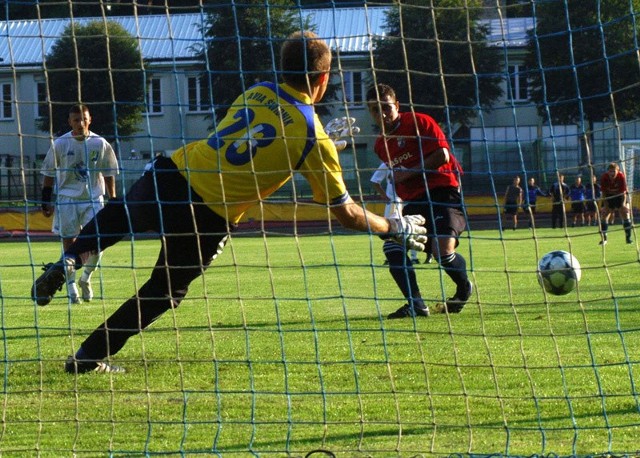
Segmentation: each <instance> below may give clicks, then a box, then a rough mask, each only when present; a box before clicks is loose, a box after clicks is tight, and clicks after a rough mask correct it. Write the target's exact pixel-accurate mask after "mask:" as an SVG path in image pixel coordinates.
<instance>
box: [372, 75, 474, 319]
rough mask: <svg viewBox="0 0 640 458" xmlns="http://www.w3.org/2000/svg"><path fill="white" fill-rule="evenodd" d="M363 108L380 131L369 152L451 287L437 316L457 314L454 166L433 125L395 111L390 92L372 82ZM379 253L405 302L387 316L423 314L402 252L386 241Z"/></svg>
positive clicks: (463, 278) (457, 170)
mask: <svg viewBox="0 0 640 458" xmlns="http://www.w3.org/2000/svg"><path fill="white" fill-rule="evenodd" d="M367 106H368V109H369V113H370V114H371V117H372V118H373V120H374V122H375V123H376V125H377V126H378V127H379V129H380V136H379V137H378V138H377V139H376V143H375V147H374V148H375V153H376V155H377V156H378V158H379V159H380V160H382V161H383V162H385V163H386V164H387V165H388V166H389V167H390V168H391V170H392V172H393V178H394V182H395V188H396V192H397V194H398V196H399V197H400V198H401V199H402V200H403V202H404V205H403V210H402V211H403V214H405V215H412V214H419V215H422V216H423V217H424V218H425V220H426V221H427V223H426V228H427V234H428V237H429V238H430V239H432V240H433V255H434V257H435V259H436V260H437V261H438V263H439V264H440V267H441V268H442V269H444V271H445V272H446V274H447V275H448V276H449V277H450V278H451V280H453V282H454V284H455V285H456V292H455V294H454V295H453V297H451V298H449V299H447V300H446V303H445V304H441V306H440V307H437V311H438V312H447V311H448V312H449V313H459V312H461V311H462V308H463V307H464V305H465V304H466V303H467V301H468V300H469V298H470V297H471V292H472V287H473V286H472V284H471V282H470V281H469V278H468V275H467V262H466V260H465V259H464V257H462V255H461V254H459V253H456V251H455V249H456V247H457V246H458V237H459V236H460V234H461V233H462V232H463V231H464V230H465V229H466V219H465V216H464V213H463V211H462V205H463V204H462V197H461V194H460V182H459V176H460V174H461V172H462V168H461V167H460V164H459V163H458V161H457V160H456V158H455V157H454V155H453V154H452V153H451V151H450V148H449V143H448V142H447V139H446V137H445V135H444V133H443V132H442V129H440V127H439V126H438V124H437V123H436V121H435V120H434V119H433V118H431V117H430V116H427V115H425V114H422V113H413V112H401V111H400V103H399V102H398V100H397V98H396V93H395V90H394V89H393V88H392V87H391V86H388V85H386V84H378V85H376V86H374V87H372V88H371V89H369V91H368V92H367ZM383 252H384V254H385V256H386V258H387V260H388V261H389V272H390V273H391V276H392V277H393V279H394V281H395V282H396V284H397V285H398V287H399V288H400V291H401V292H402V295H403V296H404V297H405V299H406V300H407V303H406V304H405V305H403V306H402V307H400V308H399V309H398V310H396V311H395V312H393V313H391V314H390V315H389V316H388V317H389V318H406V317H414V316H429V308H428V307H427V305H426V304H425V303H424V300H423V299H422V295H421V293H420V288H419V287H418V283H417V280H416V274H415V271H414V269H413V265H412V263H411V260H410V259H409V258H408V257H407V251H406V248H405V247H403V246H402V245H400V244H398V243H395V242H394V241H392V240H387V241H385V242H384V244H383Z"/></svg>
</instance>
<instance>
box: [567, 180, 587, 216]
mask: <svg viewBox="0 0 640 458" xmlns="http://www.w3.org/2000/svg"><path fill="white" fill-rule="evenodd" d="M585 192H586V189H585V187H584V185H583V184H582V177H580V176H577V177H576V180H575V182H574V183H573V184H572V185H571V187H570V188H569V198H570V199H571V213H572V214H573V223H571V227H576V224H577V223H578V220H580V225H581V226H584V200H585Z"/></svg>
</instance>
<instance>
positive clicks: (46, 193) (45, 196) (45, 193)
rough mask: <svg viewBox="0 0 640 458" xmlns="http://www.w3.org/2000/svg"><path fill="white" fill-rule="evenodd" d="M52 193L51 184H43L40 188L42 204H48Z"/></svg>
mask: <svg viewBox="0 0 640 458" xmlns="http://www.w3.org/2000/svg"><path fill="white" fill-rule="evenodd" d="M52 195H53V188H52V187H51V186H45V187H44V188H42V205H49V204H50V203H51V196H52Z"/></svg>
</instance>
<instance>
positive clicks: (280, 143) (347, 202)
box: [31, 32, 426, 373]
mask: <svg viewBox="0 0 640 458" xmlns="http://www.w3.org/2000/svg"><path fill="white" fill-rule="evenodd" d="M330 66H331V51H330V49H329V47H328V46H327V44H326V43H325V42H324V41H323V40H321V39H319V38H318V37H317V36H316V35H315V34H314V33H312V32H298V33H295V34H293V35H291V36H290V37H288V39H287V40H285V41H284V43H283V45H282V50H281V62H280V67H281V73H282V79H283V80H284V82H283V83H281V84H273V83H271V82H262V83H258V84H256V85H255V86H253V87H251V88H249V89H248V90H247V91H245V92H244V93H243V94H242V95H240V97H238V98H237V99H236V101H235V102H234V103H233V105H232V107H231V108H230V110H229V112H228V113H227V115H226V117H225V118H224V119H223V120H222V121H221V122H220V123H219V124H218V125H217V126H216V128H215V132H214V133H213V134H212V135H211V136H210V137H209V138H207V139H204V140H200V141H197V142H194V143H191V144H188V145H186V146H184V147H182V148H180V149H178V150H176V151H175V152H174V153H173V155H172V156H171V158H166V157H157V158H156V159H155V160H154V161H153V162H151V163H150V164H149V165H148V167H147V170H146V171H145V173H144V174H143V176H142V177H141V178H140V179H139V180H138V181H136V182H135V183H134V184H133V186H132V187H131V189H130V190H129V192H128V194H127V195H126V197H125V198H124V199H120V200H115V201H114V200H111V201H109V203H108V204H107V205H106V206H105V207H104V209H103V210H102V211H100V212H99V213H98V214H97V215H96V217H95V218H94V219H93V220H92V221H91V222H90V223H89V224H88V225H86V226H85V227H84V228H83V230H82V232H81V233H80V235H79V236H78V239H77V240H76V242H75V243H73V244H72V245H71V246H70V247H69V248H68V249H67V250H65V253H64V255H63V256H62V258H61V259H60V260H59V261H58V262H57V263H55V264H53V265H52V266H51V267H50V268H49V269H48V270H46V271H45V272H44V273H43V274H42V275H41V276H40V277H39V278H38V279H37V280H36V281H35V283H34V285H33V288H32V291H31V294H32V297H33V299H34V300H35V301H36V302H37V303H38V304H39V305H46V304H48V303H49V302H50V301H51V300H52V298H53V295H54V294H55V292H56V291H57V290H58V289H59V288H60V287H61V286H62V285H64V282H65V278H66V277H67V276H69V275H70V274H72V273H73V272H74V271H75V270H76V269H78V268H79V267H80V266H81V265H82V264H83V263H84V262H85V261H86V259H87V258H88V256H89V255H91V254H92V253H95V252H97V251H98V250H105V249H107V248H109V247H110V246H111V245H113V244H115V243H116V242H118V241H119V240H121V239H122V238H123V237H124V236H126V235H129V234H139V233H142V232H147V231H154V232H156V233H158V234H160V239H161V248H160V254H159V256H158V260H157V263H156V265H155V268H154V269H153V271H152V273H151V277H150V278H149V280H148V281H147V282H146V283H145V284H144V285H142V287H141V288H140V289H139V290H138V292H137V294H136V295H135V296H133V297H131V298H130V299H129V300H127V301H126V302H125V303H124V304H122V305H121V306H120V308H119V309H118V310H116V311H115V312H114V313H113V314H112V315H111V316H110V317H109V318H107V320H106V321H105V322H104V323H103V324H101V325H100V326H98V327H97V328H96V330H95V331H93V333H91V335H89V336H88V337H87V339H86V340H85V341H84V342H83V343H82V344H81V346H80V348H79V349H78V351H77V352H76V354H75V355H73V356H70V357H69V359H68V360H67V362H66V364H65V370H66V371H67V372H69V373H82V372H89V371H96V372H123V371H124V369H122V368H121V367H119V366H115V365H112V364H111V363H110V361H109V358H110V357H112V356H113V355H115V354H116V353H117V352H118V351H119V350H120V349H121V348H122V347H123V346H124V345H125V343H126V342H127V340H128V339H129V338H130V337H132V336H134V335H136V334H138V333H139V332H141V331H142V330H143V329H145V328H146V327H147V326H149V325H150V324H151V323H153V322H154V321H155V320H157V319H158V318H159V317H160V316H161V315H162V314H163V313H164V312H166V311H167V310H170V309H171V308H175V307H177V306H178V305H179V304H180V302H181V301H182V299H183V298H184V297H185V295H186V294H187V290H188V288H189V285H190V283H191V282H192V281H193V280H194V279H196V278H197V277H198V276H200V275H201V274H203V272H204V271H205V270H206V269H207V267H208V266H209V265H210V263H211V262H212V261H213V260H214V259H215V258H216V256H218V255H219V254H220V253H221V252H222V249H223V248H224V246H225V243H226V241H227V238H228V236H229V233H230V231H231V230H232V229H233V228H234V226H235V225H236V223H237V222H238V221H239V220H240V218H241V217H242V215H243V213H244V212H245V211H246V210H247V209H248V208H249V207H251V206H252V205H254V204H257V203H259V202H261V201H262V200H263V199H265V198H266V197H267V196H269V195H270V194H272V193H273V192H274V191H276V190H277V189H278V188H280V187H281V186H282V185H284V184H285V183H286V182H287V181H288V180H290V179H291V177H292V175H293V174H294V172H299V173H301V174H302V175H303V176H304V177H305V178H306V179H307V180H308V182H309V183H310V185H311V189H312V191H313V198H314V200H315V201H316V202H317V203H318V204H320V205H325V206H327V207H329V209H330V210H331V212H332V214H333V215H334V216H335V217H336V218H337V219H338V221H339V222H340V223H341V224H342V225H343V226H344V227H346V228H349V229H354V230H359V231H370V232H373V233H377V234H380V235H381V236H383V237H387V238H390V239H394V240H396V241H398V242H399V243H403V244H405V245H406V246H407V247H408V248H417V249H419V250H422V249H423V248H424V245H423V244H424V242H425V241H426V237H425V236H424V234H425V232H426V230H425V229H424V227H423V224H424V219H423V218H422V217H421V216H411V215H409V216H404V217H400V218H396V219H387V218H383V217H380V216H377V215H375V214H373V213H370V212H368V211H366V210H364V209H363V208H362V207H361V206H360V205H358V204H356V203H355V202H354V201H353V200H352V199H351V197H350V196H349V193H348V192H347V190H346V187H345V184H344V181H343V178H342V172H341V169H340V164H339V161H338V154H337V151H336V147H335V145H334V143H333V141H332V139H331V138H329V135H327V133H326V132H325V130H324V129H323V127H322V124H320V121H319V118H318V117H317V115H316V114H315V111H314V103H316V102H318V101H319V100H321V99H322V97H323V95H324V93H325V91H326V88H327V84H328V82H329V70H330Z"/></svg>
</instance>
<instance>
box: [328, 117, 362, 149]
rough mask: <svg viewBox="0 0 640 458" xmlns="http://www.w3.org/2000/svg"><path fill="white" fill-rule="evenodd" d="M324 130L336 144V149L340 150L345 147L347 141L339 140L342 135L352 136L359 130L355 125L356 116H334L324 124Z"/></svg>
mask: <svg viewBox="0 0 640 458" xmlns="http://www.w3.org/2000/svg"><path fill="white" fill-rule="evenodd" d="M324 131H325V132H326V133H327V135H328V136H329V138H330V139H331V140H332V141H333V143H334V144H335V145H336V149H337V150H338V151H341V150H343V149H345V148H346V146H347V142H346V141H344V140H340V139H341V138H342V137H346V136H352V135H355V134H357V133H359V132H360V128H359V127H358V126H356V118H348V117H346V116H343V117H342V118H334V119H332V120H331V121H329V122H328V123H327V124H326V125H325V126H324Z"/></svg>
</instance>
